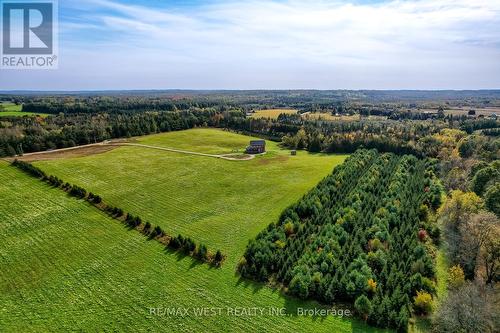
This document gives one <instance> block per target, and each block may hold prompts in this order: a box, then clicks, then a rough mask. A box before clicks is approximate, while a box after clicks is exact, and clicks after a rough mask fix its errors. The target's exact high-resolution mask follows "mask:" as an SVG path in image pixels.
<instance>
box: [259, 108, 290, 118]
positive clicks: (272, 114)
mask: <svg viewBox="0 0 500 333" xmlns="http://www.w3.org/2000/svg"><path fill="white" fill-rule="evenodd" d="M295 113H297V110H294V109H269V110H257V111H255V112H254V113H253V114H252V116H251V117H252V118H271V119H278V116H279V115H280V114H295Z"/></svg>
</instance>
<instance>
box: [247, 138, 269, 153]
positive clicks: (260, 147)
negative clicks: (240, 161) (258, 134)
mask: <svg viewBox="0 0 500 333" xmlns="http://www.w3.org/2000/svg"><path fill="white" fill-rule="evenodd" d="M265 152H266V140H252V141H250V146H248V147H247V149H246V153H247V154H262V153H265Z"/></svg>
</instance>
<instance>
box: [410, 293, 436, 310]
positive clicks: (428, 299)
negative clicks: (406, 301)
mask: <svg viewBox="0 0 500 333" xmlns="http://www.w3.org/2000/svg"><path fill="white" fill-rule="evenodd" d="M413 299H414V302H413V304H414V305H415V312H416V313H417V314H428V313H430V312H431V311H432V296H431V294H429V293H428V292H426V291H423V290H421V291H417V296H415V297H414V298H413Z"/></svg>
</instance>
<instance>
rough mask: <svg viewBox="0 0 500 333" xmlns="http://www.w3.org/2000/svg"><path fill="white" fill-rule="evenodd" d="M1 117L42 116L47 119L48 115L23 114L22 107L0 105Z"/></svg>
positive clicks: (7, 104) (11, 104)
mask: <svg viewBox="0 0 500 333" xmlns="http://www.w3.org/2000/svg"><path fill="white" fill-rule="evenodd" d="M0 105H1V106H2V107H0V117H23V116H40V117H42V118H45V117H47V116H48V114H44V113H41V114H38V113H32V112H22V111H21V110H22V108H23V106H22V105H16V104H14V103H0Z"/></svg>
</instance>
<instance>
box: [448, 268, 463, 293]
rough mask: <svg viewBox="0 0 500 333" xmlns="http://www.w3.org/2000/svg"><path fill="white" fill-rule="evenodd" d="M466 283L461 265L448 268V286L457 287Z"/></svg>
mask: <svg viewBox="0 0 500 333" xmlns="http://www.w3.org/2000/svg"><path fill="white" fill-rule="evenodd" d="M464 283H465V276H464V271H463V270H462V267H460V265H455V266H452V267H450V269H449V270H448V288H450V289H456V288H459V287H461V286H462V285H463V284H464Z"/></svg>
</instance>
